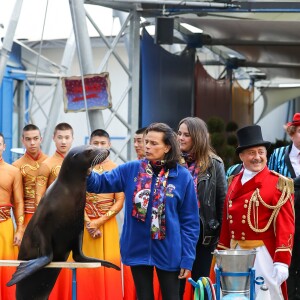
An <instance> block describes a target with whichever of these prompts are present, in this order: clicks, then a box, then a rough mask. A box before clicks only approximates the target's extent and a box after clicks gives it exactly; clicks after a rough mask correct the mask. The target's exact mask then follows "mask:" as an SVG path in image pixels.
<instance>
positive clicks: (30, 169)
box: [13, 124, 48, 227]
mask: <svg viewBox="0 0 300 300" xmlns="http://www.w3.org/2000/svg"><path fill="white" fill-rule="evenodd" d="M22 143H23V145H24V147H25V149H26V152H25V154H24V155H23V156H22V157H20V158H19V159H17V160H16V161H15V162H13V166H15V167H17V168H18V169H20V171H21V174H22V178H23V195H24V212H25V214H24V225H25V227H26V226H27V224H28V222H29V220H30V219H31V217H32V215H33V214H34V212H35V210H36V177H37V175H38V171H39V168H40V165H41V163H42V162H43V161H44V160H45V159H46V158H47V157H48V156H47V155H46V154H44V153H43V152H42V150H41V143H42V137H41V132H40V129H39V128H38V127H37V126H36V125H34V124H28V125H26V126H25V127H24V128H23V132H22Z"/></svg>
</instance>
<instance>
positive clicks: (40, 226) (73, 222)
mask: <svg viewBox="0 0 300 300" xmlns="http://www.w3.org/2000/svg"><path fill="white" fill-rule="evenodd" d="M108 155H109V151H108V150H106V149H100V148H97V147H95V146H79V147H74V148H72V149H71V150H70V151H69V153H68V154H67V156H66V157H65V159H64V161H63V163H62V166H61V169H60V172H59V175H58V177H57V179H56V180H55V181H54V182H53V183H52V185H51V186H50V187H49V188H48V189H47V191H46V193H45V195H44V196H43V198H42V199H41V201H40V203H39V205H38V207H37V210H36V212H35V213H34V215H33V216H32V218H31V220H30V222H29V224H28V226H27V228H26V230H25V233H24V236H23V240H22V243H21V246H20V251H19V256H18V259H19V260H28V262H27V261H26V262H24V263H21V264H20V266H19V267H18V268H17V270H16V272H15V273H14V274H13V276H12V279H11V280H10V281H9V282H8V283H7V286H11V285H13V284H17V288H16V298H17V300H28V299H34V300H44V299H48V296H49V294H50V292H51V290H52V288H53V286H54V284H55V281H56V279H57V277H58V274H59V272H60V270H61V269H52V268H44V267H45V266H46V265H47V264H49V263H50V262H51V261H66V260H67V258H68V256H69V254H70V252H71V251H72V253H73V259H74V260H75V261H76V262H101V263H102V265H103V266H105V267H112V268H115V269H117V270H120V268H119V267H118V266H116V265H114V264H112V263H110V262H107V261H103V260H98V259H95V258H90V257H86V256H84V254H83V253H82V238H83V229H84V207H85V202H86V176H87V172H88V169H89V168H90V167H91V166H94V165H96V164H98V163H100V162H102V161H103V160H105V159H106V157H107V156H108Z"/></svg>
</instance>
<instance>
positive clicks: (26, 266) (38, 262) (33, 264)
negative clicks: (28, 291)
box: [6, 256, 51, 286]
mask: <svg viewBox="0 0 300 300" xmlns="http://www.w3.org/2000/svg"><path fill="white" fill-rule="evenodd" d="M50 262H51V258H50V257H49V256H41V257H39V258H36V259H31V260H29V261H26V262H22V263H20V265H19V266H18V267H17V271H16V272H15V273H14V274H13V275H12V279H11V280H10V281H9V282H8V283H7V284H6V285H7V286H12V285H14V284H16V283H18V282H19V281H21V280H23V279H24V278H26V277H28V276H29V275H31V274H33V273H35V272H36V271H38V270H39V269H41V268H43V267H45V266H46V265H48V264H49V263H50Z"/></svg>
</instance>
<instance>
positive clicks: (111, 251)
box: [77, 129, 124, 300]
mask: <svg viewBox="0 0 300 300" xmlns="http://www.w3.org/2000/svg"><path fill="white" fill-rule="evenodd" d="M90 144H91V145H94V146H96V147H99V148H104V149H109V148H110V147H111V142H110V137H109V134H108V133H107V132H106V131H105V130H103V129H96V130H94V131H93V132H92V133H91V136H90ZM116 166H117V165H116V164H115V163H114V162H113V161H111V159H110V158H109V157H108V158H106V159H105V160H104V161H103V162H102V163H100V164H97V165H96V166H94V167H93V171H94V172H97V173H99V174H101V173H104V172H107V171H110V170H112V169H114V168H115V167H116ZM123 202H124V193H105V194H94V193H87V194H86V205H85V228H84V234H83V246H82V251H83V253H84V254H85V255H87V256H90V257H95V258H98V259H102V260H103V259H104V260H108V261H110V262H112V263H114V264H116V265H118V266H120V264H121V256H120V246H119V230H118V223H117V219H116V215H117V214H118V213H119V212H120V210H121V209H122V207H123ZM77 278H78V280H77V295H78V298H79V299H95V300H96V299H99V300H100V299H107V300H110V299H111V300H114V299H123V295H122V277H121V272H116V270H113V269H111V268H100V269H98V268H97V269H79V270H78V271H77Z"/></svg>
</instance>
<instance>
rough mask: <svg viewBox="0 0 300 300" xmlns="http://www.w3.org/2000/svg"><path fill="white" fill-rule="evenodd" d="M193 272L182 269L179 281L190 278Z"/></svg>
mask: <svg viewBox="0 0 300 300" xmlns="http://www.w3.org/2000/svg"><path fill="white" fill-rule="evenodd" d="M190 273H191V271H190V270H188V269H180V272H179V276H178V278H179V279H184V278H188V277H189V276H190Z"/></svg>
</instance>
